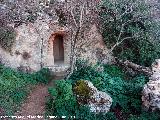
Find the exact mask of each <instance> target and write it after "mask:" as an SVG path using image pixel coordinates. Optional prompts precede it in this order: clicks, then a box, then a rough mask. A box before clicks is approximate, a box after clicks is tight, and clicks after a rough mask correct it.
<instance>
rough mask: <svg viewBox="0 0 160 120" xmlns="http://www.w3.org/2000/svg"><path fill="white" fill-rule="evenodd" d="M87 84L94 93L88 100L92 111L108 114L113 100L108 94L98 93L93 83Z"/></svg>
mask: <svg viewBox="0 0 160 120" xmlns="http://www.w3.org/2000/svg"><path fill="white" fill-rule="evenodd" d="M86 83H87V84H88V87H90V89H91V90H92V92H93V94H92V95H91V96H90V99H89V100H88V105H89V107H90V111H91V112H94V113H107V112H108V111H109V110H110V107H111V105H112V98H111V97H110V96H109V95H108V94H107V93H105V92H102V91H98V90H97V88H96V87H94V86H93V84H92V83H91V82H89V81H86Z"/></svg>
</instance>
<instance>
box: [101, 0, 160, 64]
mask: <svg viewBox="0 0 160 120" xmlns="http://www.w3.org/2000/svg"><path fill="white" fill-rule="evenodd" d="M101 9H102V11H101V12H100V16H101V18H102V19H101V20H102V21H101V23H102V27H101V28H102V34H103V37H104V41H105V43H106V45H107V46H108V47H110V48H112V47H113V46H114V45H115V46H116V47H114V49H113V53H114V55H115V56H116V57H118V58H120V59H123V60H130V61H132V62H134V63H137V64H140V65H144V66H150V65H151V63H152V62H153V61H154V60H155V59H156V58H159V57H160V52H159V45H160V44H159V42H158V41H159V40H160V38H159V35H158V34H159V28H158V26H159V25H160V24H159V23H158V22H156V21H154V19H153V18H151V15H150V13H151V9H150V6H149V5H147V4H145V1H144V0H115V1H111V0H103V1H102V5H101Z"/></svg>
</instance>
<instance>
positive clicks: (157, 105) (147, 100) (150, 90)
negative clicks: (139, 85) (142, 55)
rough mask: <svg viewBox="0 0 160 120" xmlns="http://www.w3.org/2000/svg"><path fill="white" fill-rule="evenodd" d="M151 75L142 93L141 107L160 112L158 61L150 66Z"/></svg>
mask: <svg viewBox="0 0 160 120" xmlns="http://www.w3.org/2000/svg"><path fill="white" fill-rule="evenodd" d="M152 71H153V74H152V76H151V77H150V80H149V82H148V83H147V84H146V85H145V86H144V88H143V92H142V101H143V105H144V106H145V108H146V109H147V110H152V111H154V110H160V59H157V60H156V61H155V63H153V65H152Z"/></svg>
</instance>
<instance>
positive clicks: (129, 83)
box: [47, 61, 160, 120]
mask: <svg viewBox="0 0 160 120" xmlns="http://www.w3.org/2000/svg"><path fill="white" fill-rule="evenodd" d="M76 66H77V68H78V70H77V71H74V73H73V74H72V76H71V77H70V80H68V81H64V80H62V81H58V82H57V83H56V89H54V88H50V89H49V91H50V94H51V96H52V97H51V98H52V99H49V101H48V103H47V106H48V111H50V112H49V113H50V114H54V115H58V116H61V115H75V116H76V117H77V118H81V119H82V118H83V117H84V118H83V119H87V120H98V119H102V118H103V119H112V120H115V119H130V120H150V119H154V120H158V119H159V118H160V116H159V115H158V113H148V112H144V111H143V109H142V102H141V91H142V88H143V86H144V84H145V83H146V82H147V81H148V78H147V77H146V76H144V75H138V76H136V77H134V78H132V79H131V80H125V79H124V78H125V77H124V76H125V73H124V72H123V71H122V70H121V68H119V67H116V66H109V65H107V66H106V65H105V66H104V67H105V69H104V72H99V71H96V68H97V67H98V66H97V65H96V66H90V65H87V64H85V62H84V61H80V62H77V64H76ZM81 79H83V80H89V81H91V82H92V83H93V84H94V86H95V87H97V88H98V89H99V90H101V91H104V92H106V93H108V94H109V95H110V96H111V97H112V99H113V104H112V107H111V110H110V112H109V113H107V114H97V115H94V114H93V113H90V112H89V109H88V107H87V106H85V107H84V106H80V105H79V104H78V103H77V101H76V98H75V96H74V94H73V89H72V87H73V86H75V83H76V82H77V81H79V80H81ZM62 91H64V92H62ZM67 91H69V92H67ZM66 98H68V99H67V100H65V99H66ZM71 101H72V102H71ZM59 105H60V106H59ZM82 108H83V111H81V109H82ZM59 111H60V112H59ZM84 111H85V113H86V115H85V116H83V114H84ZM68 113H69V114H68Z"/></svg>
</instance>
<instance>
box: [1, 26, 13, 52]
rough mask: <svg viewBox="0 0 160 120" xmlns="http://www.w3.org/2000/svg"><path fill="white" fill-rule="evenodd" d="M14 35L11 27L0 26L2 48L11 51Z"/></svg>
mask: <svg viewBox="0 0 160 120" xmlns="http://www.w3.org/2000/svg"><path fill="white" fill-rule="evenodd" d="M15 37H16V33H15V31H14V29H13V28H11V27H8V26H0V45H1V47H2V48H3V49H4V50H6V51H9V52H11V50H12V46H13V44H14V41H15Z"/></svg>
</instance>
